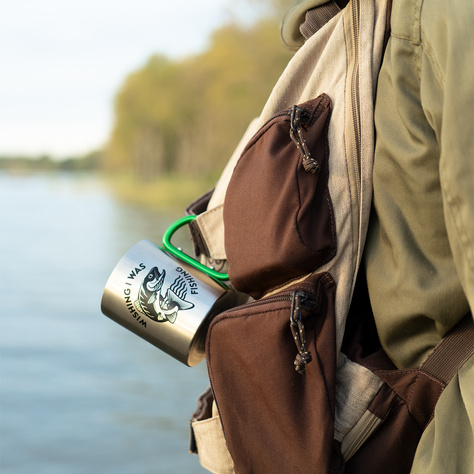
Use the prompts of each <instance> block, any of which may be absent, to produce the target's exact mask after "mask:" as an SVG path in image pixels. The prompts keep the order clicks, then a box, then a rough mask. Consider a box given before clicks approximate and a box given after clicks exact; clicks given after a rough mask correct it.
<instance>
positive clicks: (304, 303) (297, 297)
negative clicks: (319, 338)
mask: <svg viewBox="0 0 474 474" xmlns="http://www.w3.org/2000/svg"><path fill="white" fill-rule="evenodd" d="M279 301H281V302H286V301H288V303H291V304H289V311H288V312H289V323H290V331H291V333H292V335H293V338H294V341H295V344H296V348H297V351H298V353H297V354H296V357H295V361H294V366H295V370H296V372H298V373H299V374H302V375H304V374H305V367H306V364H309V363H310V362H311V360H312V357H311V353H310V352H309V351H308V350H307V347H306V332H305V328H304V324H303V320H302V310H303V307H305V308H306V309H314V307H315V305H316V297H315V296H314V295H313V294H311V293H308V292H306V291H301V290H297V291H289V292H287V293H282V294H278V295H274V296H268V297H263V298H262V299H260V300H257V301H252V302H250V303H246V304H245V305H244V306H245V308H246V309H248V308H255V307H258V306H261V305H264V304H267V303H275V302H279ZM241 309H242V306H238V307H236V308H232V309H228V310H227V311H224V312H223V313H221V314H231V313H233V312H235V311H239V310H241Z"/></svg>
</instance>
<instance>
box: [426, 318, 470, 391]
mask: <svg viewBox="0 0 474 474" xmlns="http://www.w3.org/2000/svg"><path fill="white" fill-rule="evenodd" d="M473 354H474V321H473V319H472V314H471V313H468V314H467V315H466V316H464V318H463V319H461V321H460V322H459V323H458V324H457V325H456V326H454V328H453V329H451V331H450V332H448V334H446V336H445V337H443V339H442V340H441V341H440V342H439V343H438V345H437V346H436V347H435V348H434V349H433V351H432V352H431V353H430V355H429V356H428V358H427V359H426V360H425V362H424V363H423V365H422V366H421V367H420V369H421V370H423V371H424V372H426V373H428V374H430V375H432V376H433V377H436V378H437V379H438V380H440V381H442V382H444V383H446V384H447V383H449V381H450V380H451V379H452V378H453V376H454V375H455V374H456V372H457V371H458V370H459V369H460V368H461V367H462V366H463V364H464V363H465V362H466V361H467V360H468V359H469V358H470V357H471V356H472V355H473Z"/></svg>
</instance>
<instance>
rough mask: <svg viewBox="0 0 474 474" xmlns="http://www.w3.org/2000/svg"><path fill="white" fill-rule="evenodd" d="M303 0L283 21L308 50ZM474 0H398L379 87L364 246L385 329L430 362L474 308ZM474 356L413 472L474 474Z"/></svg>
mask: <svg viewBox="0 0 474 474" xmlns="http://www.w3.org/2000/svg"><path fill="white" fill-rule="evenodd" d="M321 3H323V2H320V1H318V0H297V1H296V2H295V5H294V7H293V8H292V10H290V13H289V14H288V16H287V18H286V20H285V22H284V24H283V28H282V36H283V38H284V41H285V42H286V43H287V44H288V45H290V46H291V47H293V48H297V47H298V46H299V45H300V44H301V42H302V37H301V35H300V34H299V31H298V26H299V24H300V22H301V18H302V15H304V11H306V10H307V9H309V8H312V7H314V6H316V5H319V4H321ZM473 24H474V3H473V2H472V1H466V0H451V1H449V2H447V1H446V0H393V8H392V21H391V30H392V31H391V38H390V40H389V43H388V46H387V50H386V52H385V56H384V63H383V65H382V69H381V71H380V76H379V83H378V89H377V98H376V109H375V125H376V151H375V162H374V200H373V203H374V205H373V214H372V216H371V221H370V227H369V235H368V240H367V243H366V250H365V264H366V268H367V279H368V285H369V291H370V297H371V303H372V306H373V310H374V314H375V318H376V322H377V327H378V331H379V334H380V338H381V340H382V343H383V345H384V348H385V350H386V351H387V353H388V354H389V355H390V356H391V358H392V360H393V361H394V362H395V363H396V364H397V365H398V366H399V367H413V366H417V365H420V364H421V362H422V361H423V360H424V359H425V357H426V356H427V354H428V353H429V352H430V351H431V350H432V349H433V348H434V346H435V345H436V344H437V343H438V342H439V340H440V339H441V338H442V337H443V335H444V334H445V333H446V332H447V331H448V330H449V329H450V328H452V327H453V326H454V325H455V324H456V323H457V322H458V321H459V320H460V319H461V318H462V317H463V316H464V315H465V314H466V313H467V312H468V311H469V310H472V309H473V308H474V125H473V123H474V120H473V119H474V35H473V34H472V30H471V29H472V25H473ZM473 378H474V362H473V360H472V359H471V360H470V361H468V362H467V363H466V364H465V366H464V367H463V368H462V369H461V370H460V371H459V373H458V374H457V376H456V377H455V378H454V379H453V380H452V382H451V383H450V385H449V386H448V387H447V389H446V390H445V392H444V393H443V395H442V396H441V398H440V401H439V403H438V406H437V409H436V416H435V419H434V420H433V422H432V423H431V424H430V425H429V427H428V428H427V430H426V431H425V433H424V435H423V437H422V440H421V442H420V445H419V448H418V451H417V455H416V458H415V461H414V465H413V470H412V472H414V473H447V472H456V473H470V472H474V437H473V432H474V384H473V383H472V380H473Z"/></svg>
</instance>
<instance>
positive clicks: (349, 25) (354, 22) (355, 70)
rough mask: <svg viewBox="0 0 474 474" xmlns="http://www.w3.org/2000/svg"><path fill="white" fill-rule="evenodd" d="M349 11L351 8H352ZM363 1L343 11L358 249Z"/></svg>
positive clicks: (347, 139) (354, 228) (348, 145)
mask: <svg viewBox="0 0 474 474" xmlns="http://www.w3.org/2000/svg"><path fill="white" fill-rule="evenodd" d="M349 7H350V8H349ZM359 9H360V0H352V1H351V4H350V6H349V5H348V7H347V8H345V9H344V10H343V12H344V13H343V22H344V32H345V37H346V54H347V67H348V71H347V79H346V98H345V105H346V110H347V112H346V114H345V115H346V118H345V129H346V130H347V133H346V134H345V147H346V157H347V169H348V172H349V183H350V189H349V192H350V194H351V201H352V202H353V205H352V222H353V224H352V234H353V237H352V239H353V242H354V243H355V245H356V247H357V248H358V246H359V242H360V235H359V232H360V229H359V227H360V215H359V210H360V204H361V200H362V196H361V124H360V92H359V34H360V33H359V21H360V10H359ZM357 253H358V252H355V253H354V257H353V261H352V266H353V268H354V269H355V268H356V266H357V259H358V255H356V254H357Z"/></svg>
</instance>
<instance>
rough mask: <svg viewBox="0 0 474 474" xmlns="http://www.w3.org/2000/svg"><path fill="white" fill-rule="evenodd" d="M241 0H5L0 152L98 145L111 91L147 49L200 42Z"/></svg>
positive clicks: (200, 45) (246, 13)
mask: <svg viewBox="0 0 474 474" xmlns="http://www.w3.org/2000/svg"><path fill="white" fill-rule="evenodd" d="M255 11H256V7H255V5H254V6H252V4H251V2H248V1H246V0H181V1H177V0H171V1H169V0H154V1H153V0H115V1H112V0H79V1H68V0H10V1H7V0H3V2H2V4H1V8H0V155H34V156H39V155H43V154H47V155H50V156H53V157H55V158H67V157H71V156H79V155H82V154H85V153H88V152H90V151H93V150H96V149H98V148H100V147H101V146H102V145H103V144H104V143H105V142H106V140H107V137H108V135H109V132H110V130H111V127H112V124H113V98H114V96H115V94H116V92H117V91H118V89H119V87H120V85H121V84H122V83H123V81H124V79H125V78H126V76H127V75H128V74H129V73H131V72H132V71H133V70H136V69H137V68H139V67H141V66H142V65H143V64H144V63H145V62H146V60H147V59H148V58H149V57H150V56H151V55H152V54H155V53H163V54H166V55H167V56H169V57H171V58H176V59H179V58H181V57H185V56H187V55H192V54H196V53H199V52H200V51H202V50H204V49H205V48H206V45H207V41H208V39H209V35H210V33H211V32H212V31H214V30H215V29H216V28H218V27H219V26H220V25H221V24H223V23H225V22H226V21H228V20H230V18H231V16H232V15H233V16H234V17H235V16H237V18H239V19H241V20H242V19H247V20H248V19H249V18H252V17H253V16H255Z"/></svg>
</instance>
